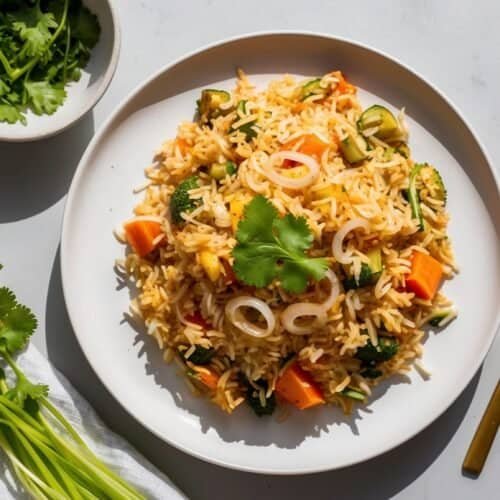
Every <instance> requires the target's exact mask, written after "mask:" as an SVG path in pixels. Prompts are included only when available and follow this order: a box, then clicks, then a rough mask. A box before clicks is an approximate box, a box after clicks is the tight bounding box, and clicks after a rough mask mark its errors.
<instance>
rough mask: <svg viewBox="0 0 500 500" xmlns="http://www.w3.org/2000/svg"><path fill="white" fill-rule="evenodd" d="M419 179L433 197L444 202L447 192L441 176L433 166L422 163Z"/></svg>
mask: <svg viewBox="0 0 500 500" xmlns="http://www.w3.org/2000/svg"><path fill="white" fill-rule="evenodd" d="M420 179H421V180H422V183H423V184H424V186H425V187H426V188H427V189H428V190H429V193H430V195H431V196H432V197H433V198H435V199H436V200H440V201H442V202H443V203H444V204H446V198H447V193H446V188H445V186H444V182H443V178H442V177H441V174H440V173H439V172H438V171H437V170H436V169H435V168H434V167H431V166H430V165H427V164H426V165H424V166H423V167H422V169H421V170H420Z"/></svg>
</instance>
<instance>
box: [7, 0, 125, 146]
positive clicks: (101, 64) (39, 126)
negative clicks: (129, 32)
mask: <svg viewBox="0 0 500 500" xmlns="http://www.w3.org/2000/svg"><path fill="white" fill-rule="evenodd" d="M84 4H85V5H86V6H87V7H88V8H89V9H90V10H91V11H92V12H93V13H94V14H96V15H97V17H98V19H99V23H100V25H101V36H100V38H99V42H98V44H97V45H96V46H95V47H94V49H92V53H91V56H90V60H89V62H88V64H87V66H86V67H85V69H84V70H83V71H82V77H81V78H80V80H79V81H78V82H73V83H71V84H69V85H68V86H67V88H66V90H67V92H68V95H67V97H66V100H65V101H64V104H63V105H62V106H61V107H60V108H59V109H58V110H57V111H56V112H55V113H54V114H53V115H42V116H37V115H35V114H34V113H32V112H31V111H28V113H27V123H26V125H22V124H21V123H15V124H12V125H11V124H8V123H3V122H0V141H8V142H25V141H35V140H38V139H44V138H46V137H50V136H52V135H55V134H58V133H59V132H62V131H63V130H65V129H67V128H68V127H70V126H71V125H73V124H74V123H76V122H77V121H78V120H79V119H80V118H82V116H83V115H85V113H87V112H88V111H89V110H91V109H92V108H93V107H94V106H95V105H96V104H97V103H98V102H99V99H100V98H101V97H102V96H103V94H104V92H106V89H107V88H108V85H109V84H110V83H111V80H112V78H113V75H114V74H115V70H116V66H117V64H118V57H119V55H120V44H121V35H120V26H119V23H118V16H117V14H116V11H115V9H114V7H113V2H112V0H84Z"/></svg>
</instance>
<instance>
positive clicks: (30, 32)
mask: <svg viewBox="0 0 500 500" xmlns="http://www.w3.org/2000/svg"><path fill="white" fill-rule="evenodd" d="M8 18H9V20H10V21H11V23H12V29H13V30H14V31H15V32H17V33H18V34H19V37H20V39H21V40H22V41H24V42H25V45H24V47H23V49H22V51H21V53H22V54H23V56H27V57H41V56H43V55H44V53H45V52H46V51H47V49H48V47H49V43H50V39H51V37H52V32H51V29H52V28H57V23H56V22H55V19H54V15H53V14H52V13H51V12H47V13H43V12H42V11H41V10H40V6H39V3H38V2H37V3H36V4H35V5H34V6H33V7H25V8H23V9H18V10H14V11H12V12H11V13H10V14H9V16H8Z"/></svg>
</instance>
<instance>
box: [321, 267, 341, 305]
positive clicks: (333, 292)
mask: <svg viewBox="0 0 500 500" xmlns="http://www.w3.org/2000/svg"><path fill="white" fill-rule="evenodd" d="M325 278H326V279H327V280H329V281H330V295H329V296H328V298H327V299H326V300H324V301H323V302H322V303H321V304H318V305H319V306H320V307H321V308H322V309H323V310H324V311H325V312H326V311H328V309H330V308H331V307H332V306H333V304H335V301H336V300H337V297H338V296H339V292H340V285H339V280H338V278H337V275H336V274H335V273H334V272H333V271H332V270H331V269H328V271H327V272H326V274H325Z"/></svg>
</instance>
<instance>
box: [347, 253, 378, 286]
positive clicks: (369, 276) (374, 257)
mask: <svg viewBox="0 0 500 500" xmlns="http://www.w3.org/2000/svg"><path fill="white" fill-rule="evenodd" d="M366 256H367V257H368V259H369V261H370V263H369V264H366V263H365V262H363V264H361V272H360V273H359V277H358V279H357V280H356V279H355V278H354V276H351V277H348V278H346V279H345V280H344V281H343V282H342V284H343V285H344V289H345V290H346V291H347V290H353V289H355V288H363V287H365V286H369V285H374V284H375V283H376V282H377V281H378V279H379V278H380V275H381V274H382V269H383V265H382V252H381V251H380V248H373V249H372V250H370V251H369V252H368V253H367V254H366Z"/></svg>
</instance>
